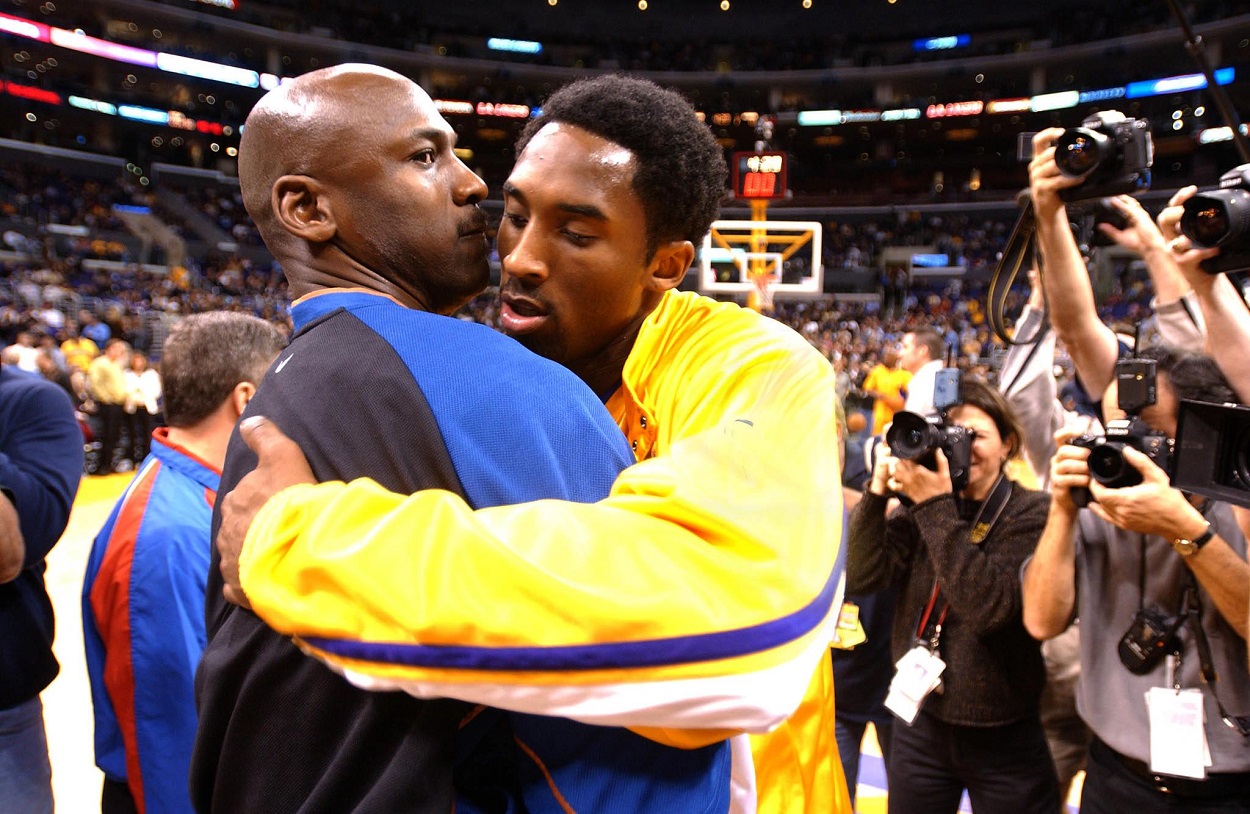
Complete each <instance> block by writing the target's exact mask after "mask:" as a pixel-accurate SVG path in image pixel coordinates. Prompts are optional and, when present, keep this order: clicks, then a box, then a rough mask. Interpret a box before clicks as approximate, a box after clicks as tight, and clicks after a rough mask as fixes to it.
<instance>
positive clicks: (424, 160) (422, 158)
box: [411, 150, 434, 164]
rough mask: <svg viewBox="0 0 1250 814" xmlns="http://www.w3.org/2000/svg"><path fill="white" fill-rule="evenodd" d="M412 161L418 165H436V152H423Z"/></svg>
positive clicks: (417, 154)
mask: <svg viewBox="0 0 1250 814" xmlns="http://www.w3.org/2000/svg"><path fill="white" fill-rule="evenodd" d="M411 160H412V161H415V162H416V163H418V164H433V163H434V151H433V150H422V151H420V152H419V153H416V154H414V155H413V156H412V159H411Z"/></svg>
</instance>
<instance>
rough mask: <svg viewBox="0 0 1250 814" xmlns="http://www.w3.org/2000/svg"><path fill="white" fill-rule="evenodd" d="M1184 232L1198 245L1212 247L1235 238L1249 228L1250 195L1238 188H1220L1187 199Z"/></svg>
mask: <svg viewBox="0 0 1250 814" xmlns="http://www.w3.org/2000/svg"><path fill="white" fill-rule="evenodd" d="M1180 226H1181V233H1182V234H1184V235H1185V237H1187V238H1189V240H1190V242H1191V243H1193V244H1194V245H1195V246H1199V247H1202V248H1212V247H1215V246H1222V245H1225V244H1227V243H1230V242H1232V241H1234V240H1236V239H1237V238H1238V237H1240V236H1242V235H1244V234H1245V233H1246V232H1247V231H1248V230H1250V195H1247V194H1246V193H1245V192H1244V191H1242V190H1239V189H1217V190H1214V191H1212V192H1207V193H1205V194H1202V195H1195V196H1194V197H1192V198H1190V199H1189V200H1188V201H1185V211H1184V212H1183V213H1182V214H1181V224H1180Z"/></svg>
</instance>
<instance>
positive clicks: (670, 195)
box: [516, 74, 727, 259]
mask: <svg viewBox="0 0 1250 814" xmlns="http://www.w3.org/2000/svg"><path fill="white" fill-rule="evenodd" d="M552 122H560V123H562V124H570V125H573V126H575V127H580V128H581V129H583V130H586V131H587V132H590V133H593V134H595V135H596V136H599V137H600V138H604V139H607V140H608V141H611V142H613V143H615V144H619V145H621V146H622V147H624V148H626V149H628V150H629V151H630V152H632V153H633V154H634V155H635V156H636V157H637V160H638V169H637V171H636V172H635V174H634V191H635V192H636V193H637V194H638V197H639V198H640V199H641V200H642V205H643V209H644V211H645V212H646V213H647V257H648V259H650V257H651V256H652V255H653V254H654V253H655V250H656V249H657V248H659V246H660V244H661V243H665V242H668V241H671V240H689V241H690V242H692V243H694V244H695V246H696V247H697V246H698V245H699V244H700V243H701V242H702V240H703V236H704V235H706V234H707V233H708V230H709V229H711V227H712V222H713V221H714V220H716V219H717V218H718V217H719V216H720V205H721V201H722V199H723V198H724V196H725V188H726V187H725V182H726V177H727V170H726V168H725V155H724V150H723V149H722V148H721V146H720V145H719V144H718V143H717V142H716V139H715V138H714V137H713V136H712V132H711V130H709V129H708V128H707V125H705V124H704V123H703V122H701V121H699V119H698V117H697V116H696V115H695V111H694V108H693V107H692V106H691V105H690V102H688V101H687V100H686V99H685V97H683V96H682V95H681V94H679V93H677V92H675V91H671V90H667V89H665V88H661V87H660V86H659V85H657V84H655V83H654V82H651V81H648V80H645V79H638V78H636V77H630V76H621V75H619V74H604V75H601V76H595V77H592V78H588V79H579V80H577V81H575V82H572V83H570V84H568V85H565V86H564V87H562V88H560V89H559V90H557V91H556V92H555V93H553V94H551V96H550V97H548V98H547V101H546V102H545V103H544V104H543V106H542V113H541V114H540V115H539V116H537V117H536V118H534V119H532V120H531V121H530V122H529V124H527V125H526V127H525V130H524V131H522V133H521V136H520V138H519V139H517V145H516V151H517V155H518V156H519V155H520V154H521V153H522V152H523V151H524V150H525V146H526V145H527V144H529V141H530V139H531V138H533V136H534V134H535V133H537V132H538V131H539V130H541V129H542V128H543V126H544V125H547V124H550V123H552Z"/></svg>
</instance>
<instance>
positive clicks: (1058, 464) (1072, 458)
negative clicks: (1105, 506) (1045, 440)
mask: <svg viewBox="0 0 1250 814" xmlns="http://www.w3.org/2000/svg"><path fill="white" fill-rule="evenodd" d="M1080 434H1081V433H1080V431H1079V430H1076V429H1071V428H1069V429H1063V430H1060V431H1059V432H1057V433H1056V434H1055V442H1056V443H1057V444H1058V446H1059V448H1058V449H1057V450H1056V452H1055V457H1054V458H1052V459H1051V462H1050V500H1051V504H1052V506H1054V507H1055V508H1057V509H1059V510H1061V511H1064V512H1066V513H1067V514H1069V515H1074V514H1076V510H1077V508H1078V507H1077V505H1076V503H1075V501H1074V500H1073V498H1072V490H1074V489H1088V488H1089V483H1090V477H1089V463H1088V459H1089V449H1087V448H1086V447H1078V446H1074V445H1073V444H1072V443H1071V442H1072V441H1073V439H1075V438H1077V437H1078V436H1079V435H1080Z"/></svg>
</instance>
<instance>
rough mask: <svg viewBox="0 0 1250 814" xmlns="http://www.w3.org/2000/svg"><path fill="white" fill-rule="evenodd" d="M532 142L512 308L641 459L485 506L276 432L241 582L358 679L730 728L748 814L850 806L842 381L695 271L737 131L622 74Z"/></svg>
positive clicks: (715, 735) (511, 235)
mask: <svg viewBox="0 0 1250 814" xmlns="http://www.w3.org/2000/svg"><path fill="white" fill-rule="evenodd" d="M518 154H519V156H520V157H519V159H518V162H517V165H516V167H515V168H514V170H513V173H512V175H511V176H510V177H509V179H508V181H507V182H506V183H505V185H504V202H505V208H504V216H503V222H502V223H501V225H500V230H499V253H500V257H501V258H502V263H503V282H502V286H501V293H500V299H501V309H500V318H501V323H502V327H503V329H504V331H505V332H506V333H508V334H509V335H511V336H513V337H515V338H516V339H517V340H518V341H520V342H521V343H522V344H524V345H525V346H526V347H528V348H530V349H531V350H533V351H535V352H536V353H539V354H541V355H543V356H546V357H548V358H550V359H553V360H555V361H558V362H560V363H561V364H563V365H565V366H566V367H568V368H569V369H570V370H572V371H573V372H574V373H576V374H577V375H578V376H579V377H580V378H581V379H582V380H583V381H584V382H586V384H587V385H589V386H590V387H591V388H592V389H593V390H594V391H595V392H596V393H598V394H600V396H601V397H602V398H603V399H604V401H605V404H606V406H607V408H608V410H609V412H610V413H611V414H612V416H613V417H614V418H615V419H616V421H617V423H618V425H619V426H620V428H621V430H622V431H623V432H624V433H625V435H626V437H627V438H628V440H629V442H630V445H631V447H632V448H633V451H634V455H635V457H636V459H637V463H636V464H635V465H633V466H631V467H629V468H627V469H626V470H625V471H624V472H623V473H622V474H621V475H620V476H619V477H618V478H617V480H616V482H615V484H614V485H613V487H612V491H611V494H610V495H609V496H608V497H607V498H605V499H604V500H602V501H600V502H598V503H594V504H579V503H570V502H563V501H540V502H536V503H527V504H520V505H514V506H504V507H495V508H488V509H479V510H476V511H474V510H473V508H472V507H470V506H468V505H467V504H466V503H465V502H464V501H463V500H462V499H460V498H458V497H456V496H454V495H451V494H450V493H447V492H438V491H429V492H420V493H418V494H416V495H413V496H410V497H406V496H403V495H397V494H393V493H390V492H386V491H384V490H382V489H380V488H379V487H378V486H377V485H376V484H373V483H371V482H370V481H367V480H363V481H355V482H352V483H350V484H343V483H326V484H319V485H313V484H311V483H309V481H311V477H310V476H309V475H308V472H307V468H306V467H305V466H304V465H303V463H302V457H301V456H300V455H299V454H298V450H297V449H296V448H294V445H293V444H291V443H290V442H289V441H287V440H286V439H285V438H283V437H282V436H281V435H280V433H278V431H277V430H276V429H275V428H273V427H272V426H269V425H265V424H263V423H261V424H260V425H255V424H254V425H252V426H251V427H250V428H249V429H248V430H247V432H246V435H247V437H248V438H249V443H250V444H252V445H253V446H254V447H256V448H257V451H258V452H259V454H260V464H259V466H258V468H257V470H255V471H254V472H253V473H252V474H251V475H249V476H247V477H246V478H245V479H244V480H243V481H242V482H241V483H240V484H239V486H238V487H237V488H236V489H235V491H234V492H232V493H231V495H230V496H229V497H228V498H227V499H226V500H225V501H224V505H223V522H222V528H221V531H220V533H219V537H218V545H219V548H220V549H221V552H222V569H223V573H224V574H225V575H226V578H227V580H226V581H227V589H226V591H227V596H230V597H232V598H234V599H236V600H239V601H250V603H251V605H252V607H253V608H254V610H255V611H256V612H257V613H258V614H260V616H261V617H262V618H264V619H265V620H266V621H267V622H268V623H269V624H270V625H271V626H272V627H273V628H275V629H276V630H278V631H280V632H283V633H287V634H291V635H296V636H299V637H300V639H301V641H302V643H303V645H304V646H305V648H306V649H307V650H308V652H310V653H313V654H314V655H316V656H317V657H318V658H321V659H323V660H324V661H326V662H327V663H329V664H330V665H331V666H334V667H336V668H337V669H340V670H342V671H343V672H345V673H346V674H347V675H348V676H349V677H350V678H351V679H352V680H353V681H354V682H356V683H358V684H360V685H361V686H366V687H373V688H394V687H402V688H403V689H406V690H407V691H409V692H411V693H413V694H416V695H418V696H422V697H452V698H460V699H463V700H469V701H474V702H478V703H482V704H488V705H491V706H496V707H502V708H505V709H511V710H516V711H521V712H531V713H540V714H545V715H557V716H563V717H568V718H572V719H575V720H579V721H583V722H586V723H592V724H604V725H615V726H628V727H630V728H631V729H633V730H634V731H636V732H639V733H641V734H644V735H646V736H647V737H650V738H653V739H655V740H657V741H660V742H662V743H669V744H673V745H678V746H686V747H693V746H699V745H702V744H705V743H710V742H713V741H715V740H719V739H722V738H725V737H734V738H735V749H734V753H733V754H734V784H733V804H732V806H731V810H733V811H742V812H749V811H756V812H776V814H793V813H794V812H822V814H823V812H828V811H848V812H849V811H850V806H849V803H848V801H847V795H846V784H845V779H844V778H843V776H842V773H841V768H840V764H839V761H838V758H837V751H836V745H835V742H834V726H833V688H832V677H831V671H830V667H829V661H828V644H829V641H830V638H831V633H832V625H833V622H834V617H835V616H836V610H837V608H838V606H839V604H840V603H839V602H838V601H836V600H837V597H836V594H837V593H838V589H837V588H838V583H839V579H840V576H841V570H840V565H839V560H838V556H837V555H838V547H839V540H840V538H841V529H840V524H841V518H842V506H841V490H840V486H841V482H840V461H839V460H838V453H837V450H838V443H837V433H836V426H835V420H834V407H833V405H834V400H835V393H834V377H833V372H832V370H831V369H830V367H829V365H828V363H827V362H826V361H825V360H824V359H823V358H822V357H821V356H820V354H819V353H818V352H817V351H815V350H814V349H813V348H811V347H810V346H809V345H808V344H807V343H806V342H805V341H804V340H803V339H802V338H801V337H799V336H798V335H797V334H795V333H793V332H792V331H790V330H789V329H787V328H785V327H784V326H782V325H780V324H779V323H777V322H774V321H772V320H769V319H766V318H763V317H760V316H759V315H758V314H755V313H753V312H751V311H748V310H746V309H742V308H739V307H738V306H736V305H732V304H725V303H717V302H714V301H712V300H709V299H706V298H703V297H699V296H697V295H694V294H691V293H683V292H678V291H677V290H676V288H677V286H678V284H679V283H680V282H681V280H682V279H683V278H684V277H685V275H686V272H687V270H688V269H689V267H690V265H691V263H692V262H693V260H694V257H695V249H694V245H695V243H696V242H698V241H700V240H701V239H702V236H703V235H704V234H705V233H706V232H707V230H708V228H709V227H710V225H711V223H712V221H713V220H714V219H715V217H716V216H717V214H718V212H719V206H720V201H721V197H722V195H723V192H724V188H725V166H724V160H723V156H722V154H721V149H720V147H719V146H718V145H717V144H716V142H715V140H714V139H713V138H712V136H711V133H710V132H709V131H708V129H707V128H706V126H704V125H703V124H702V122H700V121H699V120H698V119H697V117H696V116H695V113H694V111H693V110H692V109H691V108H690V106H689V104H688V103H686V102H685V101H684V100H683V99H682V98H681V97H680V96H678V95H677V94H675V93H672V92H669V91H664V90H661V89H660V88H658V87H656V86H655V85H653V84H651V83H649V82H645V81H640V80H635V79H627V78H623V77H613V76H608V77H599V78H596V79H590V80H585V81H582V82H578V83H575V84H573V85H570V86H568V87H566V88H564V89H562V90H560V91H558V92H557V93H556V94H554V95H553V96H552V97H551V98H550V99H549V100H548V101H547V103H546V105H545V106H544V108H543V114H542V115H541V116H540V117H538V118H536V119H535V120H534V121H533V122H531V123H530V125H529V126H528V127H527V128H526V130H525V132H524V133H523V134H522V136H521V139H520V142H519V144H518ZM499 397H500V398H507V397H508V394H507V393H500V394H499ZM287 486H292V487H293V488H286V489H284V487H287ZM279 491H281V493H280V494H277V496H276V497H273V499H272V500H270V499H269V498H270V497H271V496H273V495H275V493H277V492H279ZM266 501H267V502H266ZM262 506H263V509H262ZM258 510H260V511H259V514H257V511H258ZM249 526H250V531H248V529H249ZM245 535H246V546H244V536H245ZM240 572H241V584H240V581H239V576H240ZM240 586H241V591H240ZM243 594H245V595H246V598H244V596H243ZM448 648H453V649H454V652H455V653H457V654H458V655H459V656H460V658H459V660H458V661H457V662H456V663H455V664H454V665H452V666H449V663H448V662H447V661H446V659H445V658H442V657H443V656H445V655H446V653H448V652H450V651H449V650H448ZM743 732H755V733H767V734H757V735H753V736H751V737H750V740H749V741H748V739H747V738H746V736H743V735H741V734H740V733H743ZM748 750H749V751H748ZM752 758H753V759H752Z"/></svg>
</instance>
